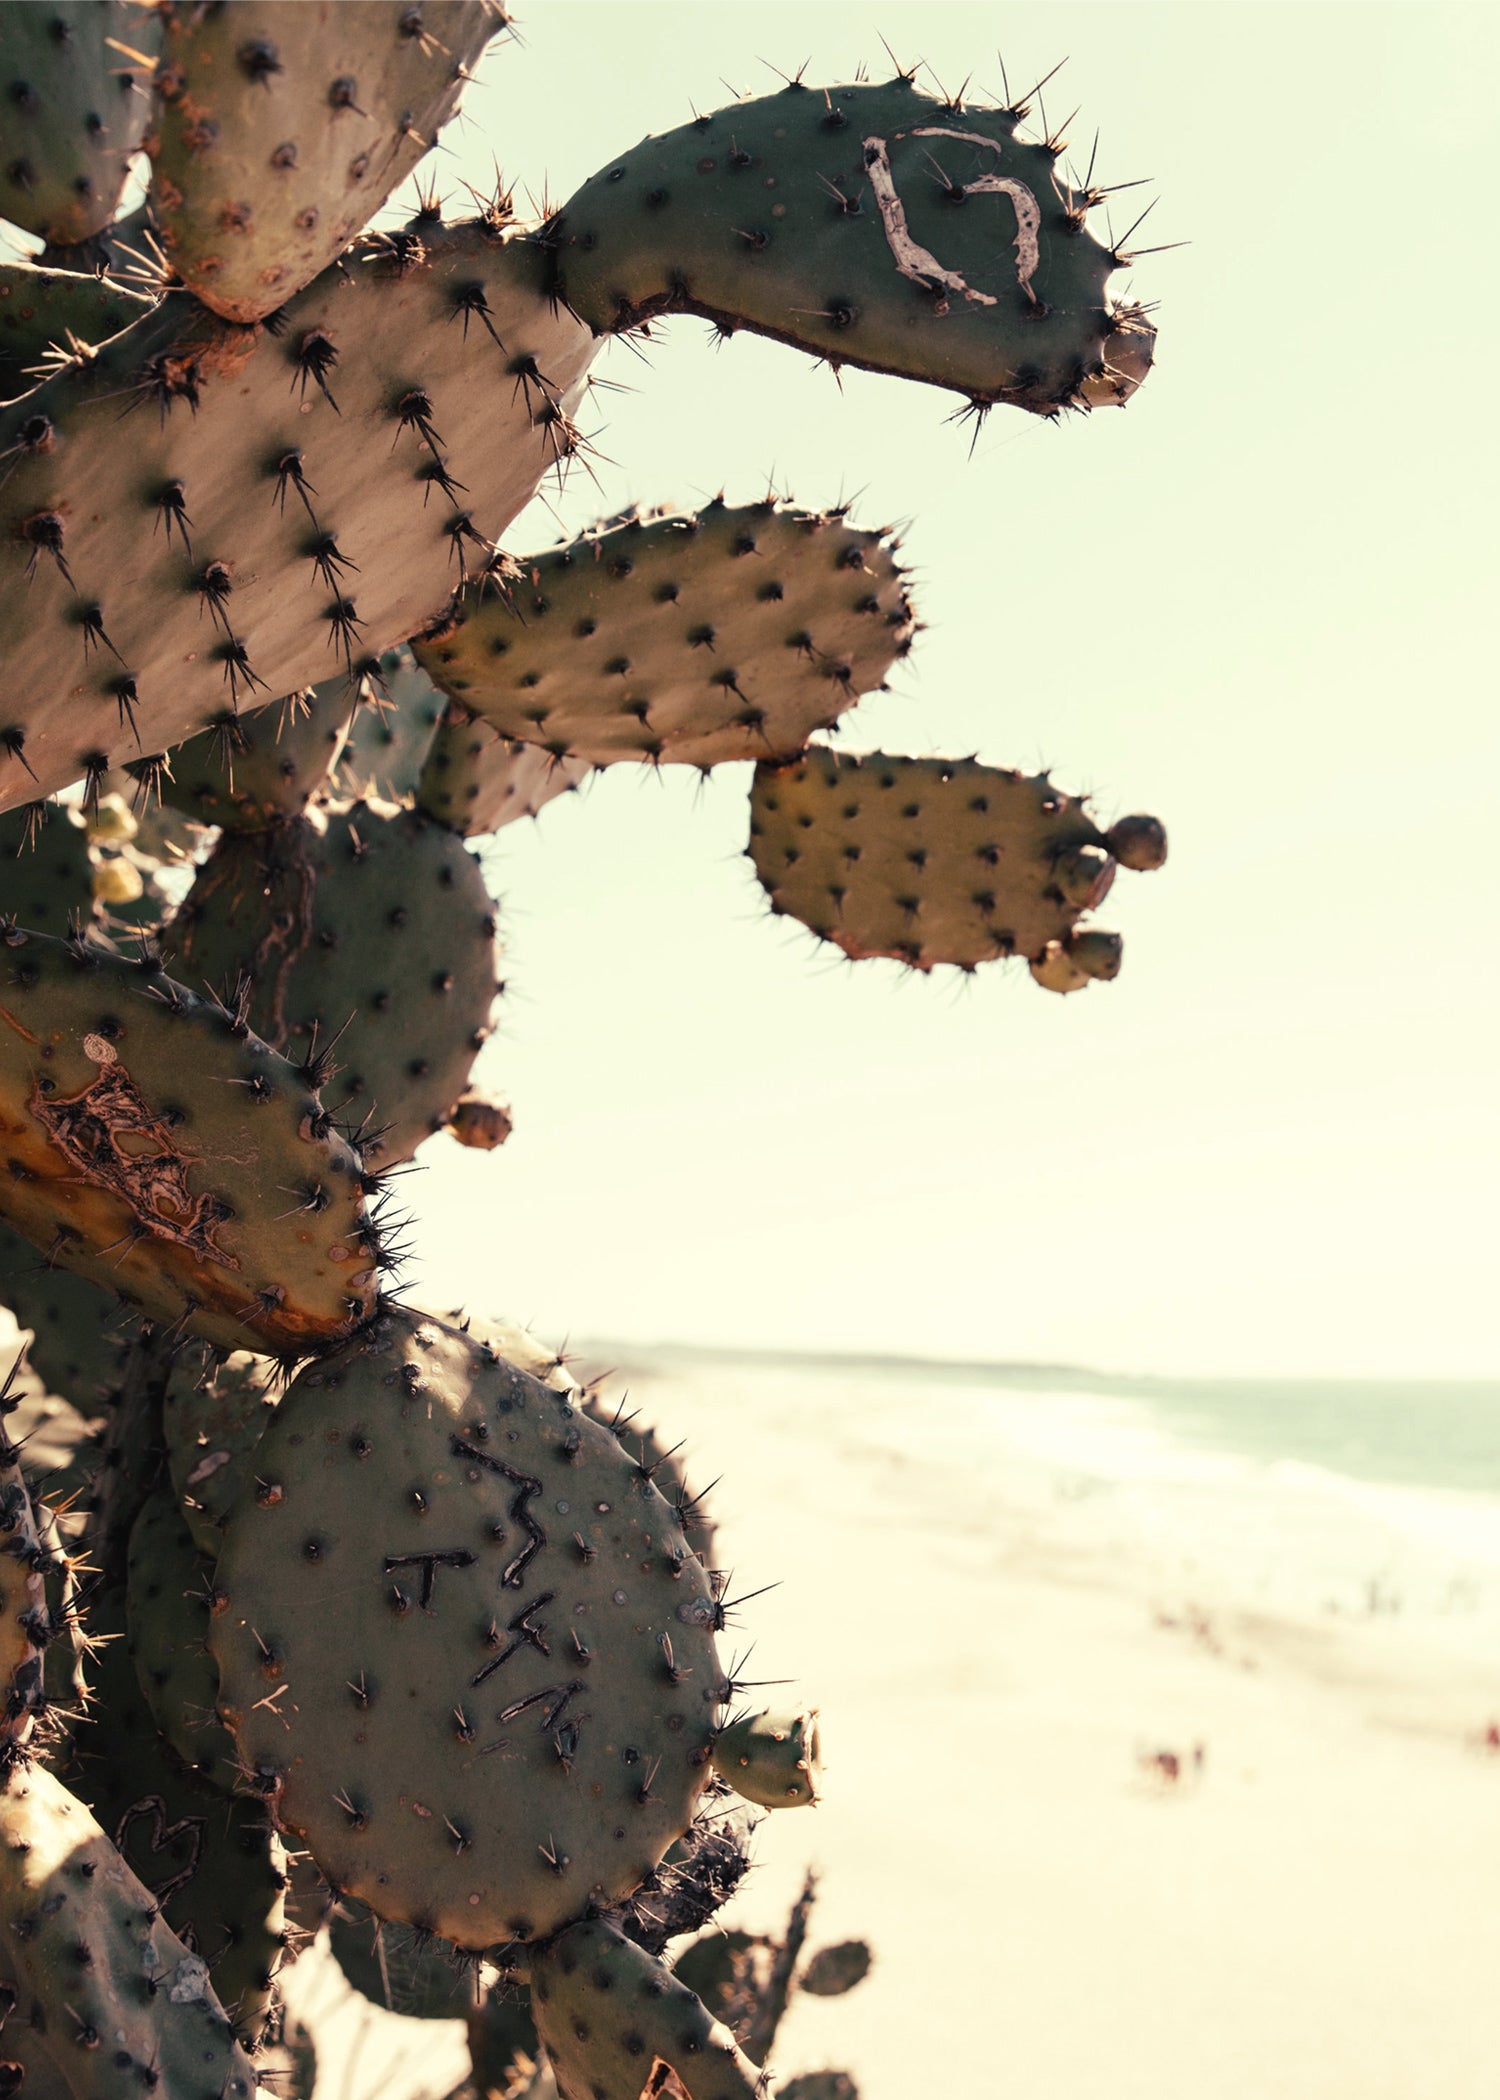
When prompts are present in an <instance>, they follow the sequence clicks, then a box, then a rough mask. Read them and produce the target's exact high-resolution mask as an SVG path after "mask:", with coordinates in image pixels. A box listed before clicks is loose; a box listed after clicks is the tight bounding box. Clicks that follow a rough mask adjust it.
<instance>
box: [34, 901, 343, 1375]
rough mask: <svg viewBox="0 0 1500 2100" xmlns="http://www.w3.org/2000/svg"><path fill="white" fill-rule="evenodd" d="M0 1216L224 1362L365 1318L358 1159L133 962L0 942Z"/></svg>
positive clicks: (258, 1063) (322, 1119) (219, 1016)
mask: <svg viewBox="0 0 1500 2100" xmlns="http://www.w3.org/2000/svg"><path fill="white" fill-rule="evenodd" d="M4 940H5V945H6V947H7V948H8V950H9V953H8V957H7V964H6V970H7V977H8V986H7V990H6V996H5V1006H6V1012H7V1017H8V1020H9V1026H8V1027H7V1028H5V1029H4V1030H3V1031H0V1115H3V1117H4V1120H5V1124H6V1152H7V1158H8V1163H9V1172H8V1173H7V1174H6V1175H5V1176H4V1178H3V1181H0V1212H3V1215H4V1217H5V1218H6V1219H7V1221H8V1222H9V1223H10V1224H11V1225H12V1226H14V1227H15V1228H16V1229H17V1230H18V1231H19V1232H21V1233H22V1234H23V1235H24V1236H25V1237H26V1238H27V1239H29V1240H31V1242H32V1243H33V1245H35V1246H37V1247H40V1248H41V1249H42V1250H43V1251H44V1252H45V1253H46V1254H47V1255H48V1256H49V1258H50V1259H51V1260H53V1261H55V1262H57V1263H58V1264H60V1265H61V1266H62V1267H64V1268H67V1269H72V1270H74V1271H76V1272H77V1273H78V1274H79V1275H82V1276H86V1277H88V1278H90V1279H91V1280H92V1281H94V1282H95V1283H102V1284H104V1285H105V1286H106V1288H109V1289H112V1290H115V1291H117V1292H118V1293H119V1294H120V1295H121V1296H122V1297H126V1298H130V1299H132V1300H133V1301H135V1302H136V1303H137V1304H138V1305H139V1306H140V1307H141V1308H142V1310H143V1311H144V1312H146V1313H147V1314H148V1315H149V1316H150V1317H151V1318H152V1319H155V1320H159V1321H161V1322H162V1323H163V1324H172V1323H174V1322H181V1323H182V1324H183V1325H185V1326H186V1327H187V1328H188V1329H189V1330H190V1331H191V1332H193V1333H195V1334H199V1335H201V1336H203V1337H204V1338H205V1339H206V1340H209V1341H214V1342H218V1343H219V1344H221V1345H222V1346H223V1347H225V1348H230V1349H232V1348H237V1347H243V1346H244V1344H245V1343H246V1341H247V1340H251V1339H254V1338H258V1339H259V1342H260V1344H261V1346H262V1347H264V1348H266V1349H270V1350H285V1351H288V1352H291V1353H293V1354H296V1353H300V1352H302V1351H304V1350H306V1349H308V1348H309V1347H312V1346H316V1345H317V1344H318V1343H320V1342H322V1343H326V1342H332V1341H336V1340H340V1339H342V1337H343V1336H344V1335H345V1334H347V1333H348V1332H349V1330H350V1328H351V1327H352V1326H353V1324H354V1322H355V1321H356V1320H358V1319H361V1318H363V1317H365V1315H366V1314H368V1313H369V1311H370V1310H371V1309H372V1307H373V1305H374V1302H375V1286H376V1278H377V1273H378V1242H377V1239H376V1235H375V1231H374V1227H373V1226H372V1224H371V1223H370V1221H369V1219H368V1218H367V1217H366V1215H365V1212H364V1208H363V1203H362V1194H361V1183H362V1175H363V1168H362V1166H361V1162H360V1159H359V1155H358V1154H357V1153H356V1152H355V1151H354V1149H353V1148H352V1147H351V1146H350V1145H348V1144H346V1143H345V1141H344V1140H343V1139H342V1138H339V1137H337V1136H335V1135H334V1134H333V1132H332V1129H331V1125H330V1119H329V1116H328V1113H327V1111H326V1110H325V1109H324V1108H323V1106H322V1104H321V1103H320V1102H319V1100H318V1098H317V1095H316V1094H315V1093H314V1092H313V1091H312V1090H311V1088H310V1087H309V1086H308V1084H307V1082H306V1080H305V1078H304V1077H303V1075H302V1074H301V1073H300V1072H299V1071H297V1070H295V1069H294V1068H293V1067H292V1066H291V1065H289V1064H287V1063H286V1062H285V1060H284V1059H282V1058H279V1057H277V1056H276V1055H275V1054H274V1052H272V1051H270V1050H268V1049H267V1047H266V1045H265V1044H264V1043H262V1042H259V1041H257V1039H256V1038H255V1037H254V1036H252V1035H251V1034H250V1032H249V1030H248V1028H247V1027H246V1026H245V1025H244V1023H243V1021H241V1020H240V1019H239V1018H238V1017H237V1016H236V1015H234V1014H232V1013H230V1012H228V1011H227V1010H226V1009H224V1008H223V1007H221V1006H219V1005H217V1004H212V1005H211V1004H209V1003H207V1002H206V1001H202V1000H199V999H195V998H194V997H193V995H192V994H191V993H190V992H187V991H185V990H184V989H183V988H182V987H181V986H180V985H175V984H173V983H172V982H171V981H170V980H169V979H168V978H166V977H164V976H163V975H162V974H161V971H160V966H159V965H157V964H155V963H154V962H152V961H150V960H148V961H146V962H144V963H142V964H135V963H127V962H124V961H122V960H121V959H120V958H118V957H115V956H112V955H107V954H105V953H104V952H103V951H102V950H100V949H97V948H94V947H92V946H90V945H89V944H88V943H86V942H64V941H55V940H49V939H47V938H46V937H45V936H43V935H41V934H26V933H20V932H15V931H12V932H10V933H8V934H6V935H5V936H4Z"/></svg>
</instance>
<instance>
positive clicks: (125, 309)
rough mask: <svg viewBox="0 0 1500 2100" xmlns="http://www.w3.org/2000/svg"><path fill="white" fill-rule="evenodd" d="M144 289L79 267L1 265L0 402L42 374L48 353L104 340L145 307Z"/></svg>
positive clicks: (23, 390)
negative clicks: (70, 268)
mask: <svg viewBox="0 0 1500 2100" xmlns="http://www.w3.org/2000/svg"><path fill="white" fill-rule="evenodd" d="M151 303H152V302H151V300H150V298H149V297H148V296H147V295H146V293H144V292H137V291H133V290H132V289H131V287H130V286H129V285H126V284H117V283H116V282H115V280H114V279H113V278H111V277H91V276H89V275H88V274H87V272H85V271H82V270H39V269H37V268H36V267H35V266H34V265H33V264H30V263H17V262H6V263H0V401H13V400H15V399H16V397H17V396H18V395H20V394H25V393H29V392H30V390H31V388H32V387H34V386H35V385H36V383H37V381H38V380H39V379H44V378H45V377H46V376H47V367H48V364H49V362H50V361H51V360H50V359H49V352H52V351H57V350H60V351H61V352H62V353H63V354H64V355H65V356H66V355H67V353H68V351H69V347H70V340H71V342H73V343H88V344H91V345H92V344H95V343H103V342H107V341H108V340H109V338H110V337H111V336H112V335H118V334H119V332H120V330H121V329H122V328H128V327H129V326H130V324H131V322H132V321H138V320H139V319H140V317H141V315H142V314H143V313H146V312H148V311H149V309H150V307H151Z"/></svg>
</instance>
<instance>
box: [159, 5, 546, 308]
mask: <svg viewBox="0 0 1500 2100" xmlns="http://www.w3.org/2000/svg"><path fill="white" fill-rule="evenodd" d="M163 13H164V15H165V17H166V36H165V48H164V51H163V54H162V64H161V67H160V69H159V71H158V73H157V94H158V97H159V101H160V109H159V113H158V117H157V121H156V124H155V126H154V128H153V132H152V136H151V137H150V139H149V140H148V142H147V150H148V151H149V152H150V154H151V157H152V160H153V161H154V163H155V176H154V184H153V188H154V196H155V201H156V208H157V212H158V215H159V218H160V221H161V233H160V239H161V245H162V248H163V250H164V252H165V253H166V255H167V257H168V259H169V261H170V262H171V265H172V267H173V269H174V270H175V271H176V273H177V275H178V276H179V277H180V278H181V280H182V282H183V283H184V284H185V285H187V286H188V287H189V289H190V290H191V291H193V292H194V293H195V294H196V295H197V297H198V298H200V299H201V300H202V301H203V302H204V304H205V305H206V306H210V307H212V308H213V310H214V312H215V313H219V314H223V315H224V316H225V317H226V318H227V319H228V320H231V321H259V320H261V319H262V318H263V317H264V316H265V315H266V314H269V313H270V312H271V311H272V310H273V309H274V308H276V307H280V306H281V305H283V304H284V303H285V301H286V300H288V299H290V298H291V296H292V294H293V293H294V292H297V291H300V289H301V288H302V286H303V285H305V284H307V283H308V282H309V281H310V280H311V279H312V278H314V277H316V276H317V274H318V272H319V271H320V270H322V269H324V268H326V267H327V265H328V264H329V263H331V262H332V261H333V260H334V258H335V257H336V256H337V255H338V253H339V251H340V250H341V249H342V248H344V247H346V246H347V245H348V243H349V241H350V239H351V238H352V236H353V235H354V234H356V233H357V232H358V231H359V229H360V227H362V226H364V225H366V224H367V223H368V222H369V220H370V219H372V218H373V217H374V215H375V213H376V212H377V211H378V210H379V209H380V206H381V205H382V204H383V203H384V202H385V200H386V198H387V197H388V196H389V195H390V194H391V192H392V190H394V189H395V188H396V186H397V185H398V184H399V183H400V182H402V181H403V180H404V179H405V177H406V176H407V175H408V174H409V173H410V172H411V170H412V168H413V167H414V166H415V165H416V163H417V161H418V159H419V158H420V157H421V155H422V154H423V153H425V152H426V151H427V148H428V147H429V146H430V145H431V144H432V142H433V139H434V138H435V137H436V135H437V130H438V127H439V126H440V125H442V124H444V123H446V121H447V120H448V118H449V117H451V116H452V115H453V113H454V111H455V110H456V109H457V107H458V99H459V95H460V94H461V92H462V88H463V83H464V81H465V79H466V78H467V77H468V70H467V69H468V68H469V67H470V66H471V65H473V63H474V62H475V61H476V60H477V59H478V57H479V55H480V53H481V52H482V51H483V50H484V47H485V45H486V44H487V43H489V41H490V39H491V38H492V37H493V36H494V35H495V34H496V33H497V31H499V30H501V29H503V28H504V27H505V23H506V14H505V10H504V8H503V7H501V6H500V5H498V4H497V0H422V4H421V5H420V6H410V5H407V4H406V0H364V5H362V6H361V7H359V8H358V9H356V10H354V11H353V12H352V13H351V11H350V9H349V8H348V7H347V6H341V5H339V4H337V0H321V4H313V0H303V4H302V5H300V6H297V7H288V6H286V5H285V4H284V0H236V5H235V6H233V7H207V8H206V7H201V6H196V5H194V4H192V0H171V4H169V5H168V6H167V7H165V8H164V9H163Z"/></svg>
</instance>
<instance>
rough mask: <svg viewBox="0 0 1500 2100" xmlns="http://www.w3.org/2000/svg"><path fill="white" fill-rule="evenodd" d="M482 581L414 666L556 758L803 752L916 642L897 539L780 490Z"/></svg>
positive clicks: (551, 554)
mask: <svg viewBox="0 0 1500 2100" xmlns="http://www.w3.org/2000/svg"><path fill="white" fill-rule="evenodd" d="M517 569H518V573H517V574H516V575H515V576H514V577H510V576H507V577H503V578H500V579H493V578H490V579H480V580H478V581H476V582H475V583H474V584H472V585H471V586H469V587H468V588H467V589H466V590H465V591H464V592H463V593H461V595H460V597H459V599H458V600H457V602H456V605H455V608H454V614H453V617H452V619H451V620H450V621H449V622H447V623H445V624H444V625H443V626H442V627H441V628H440V629H439V630H438V632H437V633H436V634H435V635H434V636H433V637H432V639H431V640H429V641H425V642H418V643H417V644H416V645H415V647H416V654H417V659H418V661H419V662H420V663H421V664H422V665H423V666H424V668H425V669H427V670H428V671H429V672H431V674H432V676H433V678H434V679H435V680H436V681H437V683H438V684H439V685H440V686H441V687H442V688H443V690H444V691H445V692H447V693H451V694H452V695H453V697H454V698H455V699H456V700H460V701H462V703H463V705H464V706H465V707H466V708H468V709H470V710H471V711H472V712H473V713H474V714H476V715H478V716H480V717H481V718H482V719H483V720H484V721H486V722H489V723H491V724H492V725H493V726H494V727H495V728H496V729H498V730H499V731H500V733H501V735H502V736H505V737H511V738H515V739H517V740H519V741H521V742H525V743H532V744H537V745H540V747H541V748H542V749H543V750H544V751H546V752H548V753H549V754H550V755H551V756H552V757H553V758H555V759H557V760H558V761H559V762H565V761H568V760H570V759H583V760H587V761H589V762H590V763H591V764H593V765H598V766H607V765H612V764H616V763H618V762H619V761H621V760H627V759H628V760H635V761H637V762H639V761H642V760H646V761H650V762H652V763H658V762H662V763H676V764H681V765H693V766H702V767H708V766H713V765H719V764H722V763H724V762H725V761H728V760H733V759H746V758H748V759H767V758H776V757H784V756H788V755H790V754H791V753H793V752H797V751H800V750H801V749H802V748H803V746H804V745H805V744H806V742H807V740H808V738H809V736H810V735H811V734H812V733H813V731H814V730H816V729H827V728H831V727H832V725H833V724H834V723H835V722H836V721H837V720H838V718H839V716H840V715H841V714H843V713H844V711H845V710H846V709H847V708H849V707H852V706H853V704H854V702H855V701H856V700H858V698H859V697H860V695H861V694H862V693H869V692H873V691H875V690H876V688H877V687H879V686H881V685H883V684H884V682H885V678H886V674H887V672H889V670H890V668H891V666H892V665H893V664H894V663H895V662H896V660H897V658H898V657H900V656H902V655H904V654H905V652H906V650H907V648H908V647H909V646H910V643H911V637H912V633H913V619H912V612H911V607H910V605H909V604H908V602H907V596H906V591H905V589H904V587H903V584H902V580H901V579H902V573H903V572H902V570H901V569H900V567H899V566H898V565H897V563H896V560H895V556H894V550H893V546H892V543H891V542H890V540H889V537H888V536H887V535H886V534H885V533H881V532H870V531H866V530H864V529H862V528H860V527H858V526H855V525H851V524H850V523H849V522H848V520H847V518H846V517H845V515H844V513H843V512H842V511H838V510H835V511H809V510H800V509H797V508H796V507H795V506H792V505H786V504H780V503H777V502H776V501H774V500H771V499H768V500H767V501H766V502H764V503H753V504H749V505H746V506H744V507H741V508H732V507H731V506H729V505H727V504H725V503H724V502H723V501H722V500H720V501H717V502H714V503H711V504H709V505H708V506H707V507H706V508H705V509H704V510H701V511H698V512H695V513H686V514H678V513H668V514H667V515H664V516H659V517H658V516H639V515H632V516H630V517H627V518H626V519H625V521H624V522H623V523H617V524H613V525H611V526H609V527H607V528H606V529H604V530H602V531H600V532H598V533H591V534H587V535H585V536H584V537H583V538H581V539H577V540H572V541H570V542H568V544H567V545H565V546H562V547H557V548H553V549H551V550H549V551H548V552H546V553H544V554H537V555H529V556H526V557H523V558H522V560H521V561H520V562H519V563H518V565H517Z"/></svg>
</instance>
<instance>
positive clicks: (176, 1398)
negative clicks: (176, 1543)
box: [161, 1349, 276, 1560]
mask: <svg viewBox="0 0 1500 2100" xmlns="http://www.w3.org/2000/svg"><path fill="white" fill-rule="evenodd" d="M215 1355H216V1352H209V1351H207V1350H193V1349H185V1350H183V1351H181V1352H180V1353H179V1355H178V1356H177V1358H176V1360H175V1361H174V1363H173V1365H172V1370H171V1375H170V1376H169V1377H168V1379H167V1384H166V1390H165V1391H164V1393H163V1394H162V1403H161V1426H162V1436H163V1438H164V1439H165V1442H166V1446H167V1465H168V1468H169V1470H170V1472H171V1475H172V1487H173V1491H174V1492H175V1494H176V1496H177V1500H178V1503H179V1505H180V1507H181V1509H182V1514H183V1516H184V1518H185V1519H186V1521H187V1527H188V1530H189V1531H190V1532H191V1533H192V1537H193V1543H194V1544H195V1545H196V1546H197V1548H198V1551H199V1552H200V1553H204V1554H207V1556H208V1558H209V1559H210V1560H217V1559H218V1557H219V1548H220V1546H221V1545H222V1544H223V1543H224V1541H223V1537H222V1533H223V1528H224V1525H225V1523H226V1522H227V1521H228V1518H229V1513H230V1511H231V1510H232V1509H233V1508H234V1506H235V1504H236V1503H237V1502H238V1501H239V1499H240V1497H241V1495H243V1494H247V1493H248V1492H249V1491H250V1488H251V1486H252V1485H253V1482H254V1478H255V1450H256V1446H257V1445H258V1444H259V1442H260V1440H261V1438H262V1436H264V1434H265V1431H266V1425H267V1423H268V1422H269V1421H270V1419H271V1416H272V1414H273V1413H274V1411H275V1407H276V1394H275V1391H274V1390H273V1380H274V1374H275V1371H276V1364H275V1360H274V1358H272V1357H269V1356H251V1355H249V1354H248V1353H247V1352H246V1351H244V1350H237V1351H236V1352H235V1354H234V1355H233V1356H230V1357H228V1358H227V1359H225V1360H223V1361H215V1360H214V1356H215Z"/></svg>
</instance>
